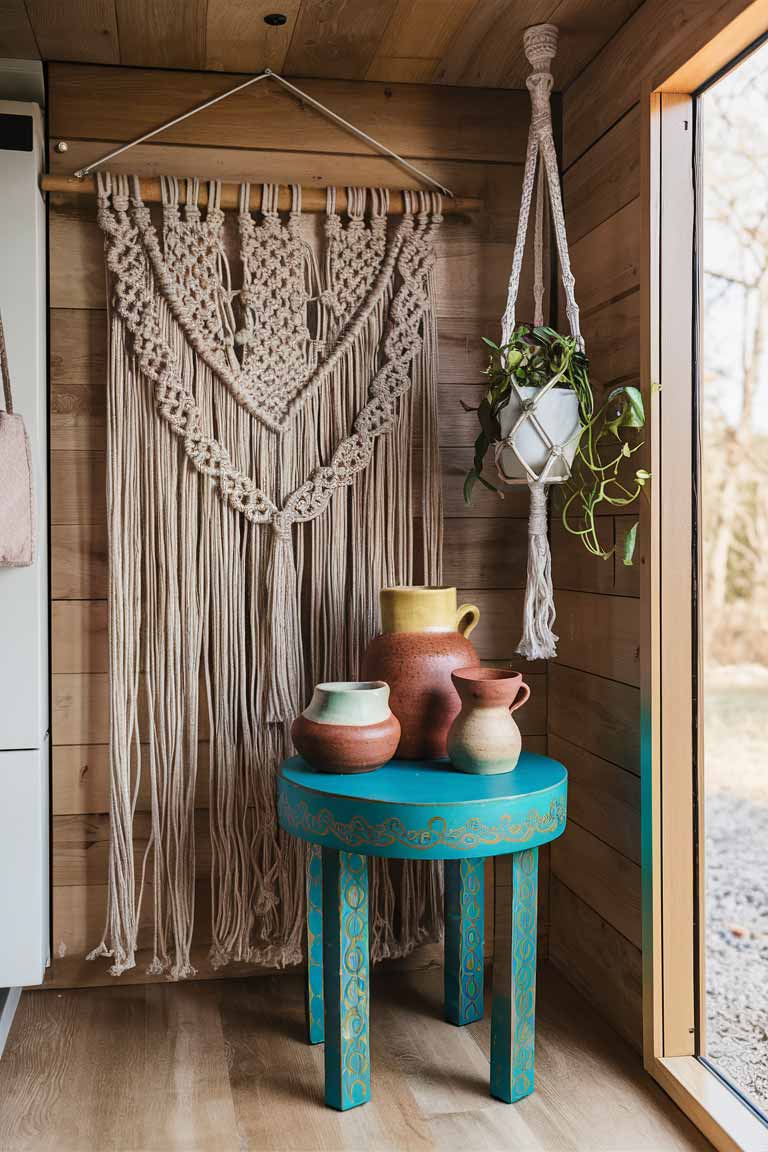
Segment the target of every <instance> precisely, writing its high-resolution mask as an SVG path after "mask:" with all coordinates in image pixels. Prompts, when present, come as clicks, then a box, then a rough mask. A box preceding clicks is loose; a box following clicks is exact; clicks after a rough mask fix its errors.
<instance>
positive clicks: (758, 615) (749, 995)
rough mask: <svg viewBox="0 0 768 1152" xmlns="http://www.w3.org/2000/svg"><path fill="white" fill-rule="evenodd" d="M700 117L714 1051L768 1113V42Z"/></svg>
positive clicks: (710, 1032) (710, 1051) (710, 1050)
mask: <svg viewBox="0 0 768 1152" xmlns="http://www.w3.org/2000/svg"><path fill="white" fill-rule="evenodd" d="M700 108H701V117H702V192H703V237H702V240H703V243H702V252H703V286H702V290H703V317H702V327H703V333H702V334H703V364H702V387H701V393H700V399H701V414H700V423H701V487H702V519H703V523H702V539H701V559H702V616H703V635H702V637H701V640H702V644H703V655H704V686H703V697H702V701H703V707H702V710H701V720H702V723H703V744H704V765H705V797H704V804H705V830H706V839H705V845H704V852H705V875H706V918H707V920H706V922H707V932H706V955H705V957H704V968H705V976H706V989H707V996H706V1003H707V1020H706V1055H707V1056H708V1057H709V1058H710V1059H711V1060H712V1061H713V1063H714V1064H715V1065H716V1067H718V1069H719V1070H720V1071H721V1072H723V1073H724V1074H725V1075H726V1076H727V1077H728V1078H729V1079H730V1080H731V1081H732V1082H733V1083H734V1084H735V1085H736V1086H737V1087H738V1088H739V1089H740V1090H741V1091H742V1092H744V1093H745V1094H746V1095H747V1096H749V1097H750V1098H751V1099H752V1100H753V1101H754V1103H756V1104H757V1105H758V1107H760V1108H761V1109H762V1110H763V1111H765V1112H768V45H764V46H763V47H762V48H759V49H758V50H757V51H756V52H754V53H753V54H752V55H751V56H750V57H748V58H747V59H746V60H744V61H742V62H741V63H740V64H739V65H738V66H737V67H736V68H735V69H734V70H733V71H732V72H730V73H729V74H728V75H727V76H726V77H725V78H724V79H722V80H721V81H720V82H719V83H718V84H716V85H715V86H714V87H712V88H711V89H709V90H708V91H707V92H705V93H704V95H703V96H702V98H701V104H700Z"/></svg>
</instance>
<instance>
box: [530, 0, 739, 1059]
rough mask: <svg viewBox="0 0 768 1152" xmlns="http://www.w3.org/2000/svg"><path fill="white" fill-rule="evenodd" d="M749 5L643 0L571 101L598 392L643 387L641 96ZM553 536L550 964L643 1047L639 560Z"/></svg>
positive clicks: (573, 207) (580, 289) (576, 211)
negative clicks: (563, 793)
mask: <svg viewBox="0 0 768 1152" xmlns="http://www.w3.org/2000/svg"><path fill="white" fill-rule="evenodd" d="M744 7H745V4H744V3H743V2H742V3H740V2H739V0H729V2H728V3H722V2H721V0H713V2H712V3H709V4H702V3H701V2H700V0H645V3H644V4H642V5H641V6H640V7H639V8H638V10H637V11H636V12H635V13H634V14H633V15H632V16H631V17H630V19H629V20H627V21H626V23H625V24H624V25H623V26H622V27H621V29H620V30H619V31H618V32H617V33H616V35H615V36H613V38H612V39H611V40H609V41H608V43H607V44H606V45H605V47H604V48H603V49H602V50H601V51H600V52H599V53H598V54H597V56H596V57H595V58H594V59H593V60H592V62H591V64H590V65H589V66H588V67H587V68H586V69H585V70H584V72H583V73H582V74H581V75H580V76H579V77H578V78H577V79H576V80H575V81H574V82H573V83H572V84H571V85H570V86H569V87H568V88H567V89H566V91H565V93H564V98H563V121H564V132H563V137H564V156H563V188H564V197H565V211H566V222H567V226H568V238H569V242H570V246H571V258H572V264H573V271H574V274H575V277H576V296H577V299H578V300H579V303H580V305H581V315H582V328H583V332H584V336H585V339H586V344H587V350H588V353H589V355H590V358H591V361H592V369H593V377H594V378H595V380H596V381H597V382H598V383H599V384H601V385H606V386H607V385H612V384H617V383H619V382H623V383H628V384H629V383H631V384H637V383H638V382H639V376H640V293H641V283H640V269H641V248H640V245H641V201H640V156H641V144H642V140H641V132H642V109H641V104H640V100H641V97H642V95H643V94H644V93H646V94H648V93H650V90H651V88H652V87H653V86H655V85H657V84H659V83H661V82H662V81H663V80H664V79H665V78H666V77H667V76H668V75H671V74H672V72H673V71H674V70H675V69H676V68H678V67H680V66H681V65H682V64H683V63H684V62H685V61H686V60H687V59H688V58H689V57H690V56H692V55H693V54H694V53H695V52H696V51H698V49H699V48H700V47H702V45H703V44H704V43H705V42H706V41H707V40H708V39H710V38H711V37H713V36H714V35H716V33H717V32H718V31H719V30H720V28H722V27H723V26H724V25H725V24H726V23H727V22H728V21H729V20H731V19H733V18H734V17H735V16H736V15H738V12H739V11H740V9H742V8H744ZM640 514H641V515H642V508H641V509H640ZM633 519H634V517H630V516H616V517H610V518H607V521H606V526H605V532H604V536H605V539H606V540H607V541H611V540H615V541H616V542H617V543H620V541H621V540H622V538H623V533H624V532H625V531H626V528H627V526H628V525H629V524H631V523H632V522H633ZM552 536H553V566H554V578H555V584H556V586H557V588H558V592H557V604H558V626H559V627H558V631H559V633H560V637H561V639H560V645H559V658H558V660H557V661H556V662H555V663H553V664H552V665H551V667H550V679H549V719H548V747H549V751H550V753H551V754H552V755H554V756H557V757H559V758H561V759H562V760H563V761H564V762H565V763H566V764H567V765H568V768H569V771H570V794H569V816H570V820H569V827H568V831H567V832H566V834H565V835H564V836H563V838H562V839H561V840H560V841H558V842H557V843H556V844H555V845H553V848H552V856H551V870H552V871H551V887H550V917H551V930H550V958H551V959H552V960H553V962H554V963H555V964H556V965H557V966H558V967H559V968H560V969H561V970H562V971H563V972H564V973H565V975H567V976H568V977H569V979H571V980H572V981H573V982H574V983H575V984H576V985H577V986H578V987H579V988H580V989H581V991H582V992H583V993H584V994H585V995H586V996H587V997H588V998H589V999H590V1000H591V1001H592V1002H593V1003H594V1004H595V1005H596V1006H597V1007H598V1008H599V1009H600V1010H601V1011H602V1012H603V1013H604V1014H606V1015H607V1016H608V1017H609V1019H610V1020H611V1022H612V1023H613V1024H614V1025H615V1026H616V1027H617V1028H618V1029H619V1030H620V1031H621V1032H623V1033H624V1035H626V1036H627V1037H628V1038H629V1040H630V1041H631V1042H632V1043H633V1044H634V1045H635V1046H636V1047H638V1048H639V1047H640V1046H641V1041H642V1022H641V1012H642V1004H641V999H642V988H641V946H642V940H641V920H640V692H639V683H640V679H639V673H640V642H641V637H640V613H639V599H638V597H639V593H640V568H641V564H642V558H639V562H638V563H636V565H635V566H634V567H632V568H626V567H624V566H623V564H622V563H621V561H620V560H618V559H615V558H614V559H612V560H610V561H606V562H602V561H599V560H593V559H591V558H589V557H587V556H586V554H585V553H583V551H580V550H579V546H577V545H576V544H575V543H574V542H573V541H572V540H571V539H569V538H568V537H567V536H566V534H565V533H564V532H563V531H562V529H560V528H558V526H557V525H556V524H555V525H553V532H552Z"/></svg>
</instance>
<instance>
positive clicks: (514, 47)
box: [435, 0, 641, 88]
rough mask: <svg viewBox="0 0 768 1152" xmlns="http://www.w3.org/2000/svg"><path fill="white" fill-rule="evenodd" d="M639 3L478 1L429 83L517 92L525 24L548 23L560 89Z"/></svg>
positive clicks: (523, 68)
mask: <svg viewBox="0 0 768 1152" xmlns="http://www.w3.org/2000/svg"><path fill="white" fill-rule="evenodd" d="M640 2H641V0H618V2H615V3H611V4H600V5H595V4H594V3H592V2H591V0H586V2H585V0H560V3H558V2H557V0H533V2H531V0H529V2H528V3H526V4H517V5H514V6H510V5H509V4H508V3H507V2H506V0H479V3H477V4H476V5H475V7H474V9H473V10H472V12H471V14H470V15H469V17H468V18H467V19H466V21H465V22H464V25H463V26H462V28H461V29H460V31H458V32H457V33H456V35H455V36H454V37H453V40H452V41H451V43H450V45H449V46H448V49H447V51H446V53H445V55H444V57H443V59H442V62H441V63H440V65H439V67H438V69H437V72H436V74H435V80H436V81H437V82H439V83H442V84H470V85H473V84H477V85H483V86H488V85H490V86H493V87H498V88H522V87H523V86H524V84H525V79H526V77H527V75H528V73H529V71H530V66H529V64H528V62H527V60H526V59H525V53H524V51H523V32H524V30H525V28H526V27H528V26H529V25H531V24H542V23H553V24H557V26H558V28H559V30H560V39H559V44H558V51H557V57H556V59H555V62H554V67H553V73H554V76H555V87H556V88H566V87H567V86H568V84H570V82H571V81H572V80H573V78H574V77H575V76H576V75H577V74H578V73H579V72H580V71H581V69H582V68H583V67H584V66H585V65H586V63H587V62H588V61H589V60H591V59H592V58H593V56H594V55H595V53H596V52H597V51H598V50H599V49H600V48H601V47H602V45H603V44H604V43H605V42H606V40H608V39H609V38H610V37H611V36H612V35H613V33H614V32H615V30H616V29H617V28H618V27H619V25H620V24H621V23H622V21H624V20H626V19H627V17H628V16H629V15H630V14H631V13H632V12H633V11H634V10H635V9H636V8H637V7H638V4H639V3H640Z"/></svg>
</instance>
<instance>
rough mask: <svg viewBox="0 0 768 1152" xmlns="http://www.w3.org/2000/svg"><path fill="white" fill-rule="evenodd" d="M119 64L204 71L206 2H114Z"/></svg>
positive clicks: (178, 0) (176, 0)
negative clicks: (200, 69)
mask: <svg viewBox="0 0 768 1152" xmlns="http://www.w3.org/2000/svg"><path fill="white" fill-rule="evenodd" d="M115 5H116V9H117V22H118V27H119V29H120V63H121V64H131V65H139V64H140V65H143V66H144V67H151V68H202V67H203V66H204V64H205V32H206V16H205V14H206V7H207V0H115Z"/></svg>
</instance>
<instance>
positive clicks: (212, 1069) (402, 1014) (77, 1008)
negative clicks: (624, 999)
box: [0, 967, 709, 1152]
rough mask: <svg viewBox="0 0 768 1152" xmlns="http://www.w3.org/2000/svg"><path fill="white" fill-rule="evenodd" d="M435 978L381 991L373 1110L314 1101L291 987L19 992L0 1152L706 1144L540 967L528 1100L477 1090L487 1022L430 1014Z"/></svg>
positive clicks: (404, 977)
mask: <svg viewBox="0 0 768 1152" xmlns="http://www.w3.org/2000/svg"><path fill="white" fill-rule="evenodd" d="M441 978H442V977H441V972H440V970H439V969H438V968H432V969H430V970H426V971H424V970H422V971H418V972H402V973H397V974H388V975H386V976H380V977H379V978H378V979H375V987H374V996H373V1008H372V1024H373V1033H372V1034H373V1039H372V1044H373V1082H372V1086H373V1099H372V1101H371V1103H370V1104H368V1105H367V1106H365V1107H363V1108H358V1109H356V1110H355V1111H353V1112H349V1113H347V1114H345V1115H340V1114H338V1113H335V1112H332V1111H330V1110H329V1109H326V1108H325V1107H324V1105H323V1052H322V1048H320V1047H315V1048H310V1047H308V1046H307V1045H306V1044H305V1043H304V1039H303V1009H302V990H301V982H300V979H299V978H298V977H296V976H293V975H291V976H277V977H263V978H259V979H251V980H231V981H224V980H222V981H218V980H217V981H213V982H208V983H198V984H175V985H173V984H168V985H157V984H155V985H148V986H132V987H115V988H108V989H107V988H92V989H87V990H79V991H69V992H57V991H40V992H29V993H26V994H24V995H23V996H22V1000H21V1004H20V1006H19V1010H18V1013H17V1016H16V1020H15V1023H14V1025H13V1028H12V1031H11V1035H10V1037H9V1041H8V1046H7V1048H6V1051H5V1055H4V1056H3V1058H2V1060H0V1149H2V1152H15V1150H16V1149H34V1150H35V1152H43V1150H44V1149H51V1150H53V1149H55V1150H56V1152H70V1150H77V1152H85V1150H90V1149H94V1150H98V1152H107V1150H110V1149H131V1150H132V1152H149V1150H151V1152H160V1150H161V1149H183V1150H185V1152H188V1150H192V1149H202V1150H205V1152H229V1150H230V1149H231V1150H233V1152H241V1150H244V1149H259V1150H261V1149H280V1150H281V1152H282V1150H286V1152H287V1150H289V1149H354V1150H358V1149H359V1150H363V1149H365V1150H366V1152H368V1150H376V1149H428V1148H439V1149H454V1148H456V1149H463V1150H465V1152H471V1150H474V1149H515V1150H516V1152H518V1150H519V1152H522V1150H528V1149H532V1150H536V1149H546V1150H547V1152H574V1150H577V1149H578V1150H580V1149H584V1150H585V1152H586V1150H589V1152H624V1150H627V1152H628V1150H630V1149H633V1150H634V1149H637V1150H640V1149H643V1150H647V1152H666V1150H667V1149H707V1148H709V1145H708V1144H707V1143H706V1141H705V1140H704V1139H703V1138H702V1137H701V1136H699V1135H698V1133H697V1132H696V1131H695V1130H694V1129H693V1128H692V1127H691V1125H690V1124H689V1123H688V1121H687V1120H686V1119H685V1118H684V1117H683V1115H682V1113H680V1112H679V1111H678V1110H677V1109H676V1108H675V1106H674V1105H673V1104H672V1103H671V1102H670V1101H669V1100H668V1099H667V1097H666V1096H665V1095H664V1094H663V1093H662V1092H661V1090H660V1089H658V1088H657V1087H656V1086H655V1085H654V1084H653V1083H652V1082H651V1081H650V1080H649V1079H648V1077H646V1076H645V1075H644V1074H643V1073H642V1072H641V1070H640V1064H639V1057H638V1056H637V1054H636V1053H635V1052H633V1051H632V1050H631V1049H630V1048H628V1047H627V1046H626V1045H625V1043H624V1042H623V1041H622V1040H621V1039H619V1038H618V1037H617V1036H616V1035H615V1034H614V1033H613V1032H612V1031H611V1030H610V1029H609V1028H608V1027H606V1026H605V1025H604V1024H603V1023H602V1022H601V1021H600V1020H599V1019H598V1018H597V1017H596V1016H595V1015H594V1014H593V1013H592V1012H591V1010H590V1009H589V1008H588V1007H587V1006H586V1005H585V1004H584V1002H583V1001H582V1000H581V999H580V998H579V996H578V995H577V994H576V993H575V992H574V991H573V990H572V989H571V988H570V986H569V985H567V984H565V983H564V982H563V981H562V980H561V979H560V978H559V977H558V976H557V975H556V974H555V973H554V972H552V971H551V970H549V969H548V968H546V967H545V968H544V970H543V971H542V972H541V974H540V986H539V1020H538V1024H539V1027H538V1034H537V1081H538V1087H537V1091H536V1092H535V1094H534V1095H533V1096H530V1097H528V1098H527V1099H526V1100H523V1101H521V1102H520V1103H519V1104H516V1105H511V1106H510V1105H505V1104H501V1103H498V1102H497V1101H494V1100H491V1098H490V1097H489V1095H488V1053H489V1042H490V1025H489V1021H488V1019H486V1020H484V1021H482V1022H481V1023H479V1024H474V1025H471V1026H470V1027H468V1028H455V1027H453V1026H452V1025H450V1024H446V1023H444V1022H443V1021H442V1019H441Z"/></svg>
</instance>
